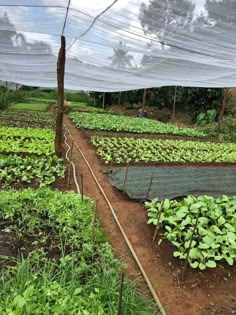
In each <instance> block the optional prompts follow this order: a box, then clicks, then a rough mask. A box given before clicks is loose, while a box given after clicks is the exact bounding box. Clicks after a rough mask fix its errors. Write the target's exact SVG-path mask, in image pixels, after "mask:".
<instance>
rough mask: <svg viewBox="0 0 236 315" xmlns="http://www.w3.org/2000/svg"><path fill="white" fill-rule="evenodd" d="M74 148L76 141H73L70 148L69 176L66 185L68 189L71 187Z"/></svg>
mask: <svg viewBox="0 0 236 315" xmlns="http://www.w3.org/2000/svg"><path fill="white" fill-rule="evenodd" d="M73 147H74V140H73V141H72V145H71V148H70V157H69V165H68V174H67V183H66V187H67V189H68V188H69V186H70V174H71V166H72V165H71V159H72V152H73Z"/></svg>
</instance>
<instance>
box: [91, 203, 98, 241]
mask: <svg viewBox="0 0 236 315" xmlns="http://www.w3.org/2000/svg"><path fill="white" fill-rule="evenodd" d="M97 210H98V200H97V201H96V206H95V208H94V214H93V222H92V231H91V239H92V242H94V235H95V225H96V217H97Z"/></svg>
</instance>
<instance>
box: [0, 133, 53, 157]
mask: <svg viewBox="0 0 236 315" xmlns="http://www.w3.org/2000/svg"><path fill="white" fill-rule="evenodd" d="M53 141H54V132H53V131H51V130H49V129H45V130H44V129H33V128H28V129H24V128H6V127H0V152H10V153H23V152H25V153H31V154H38V155H41V154H45V155H50V154H53V153H54V145H53Z"/></svg>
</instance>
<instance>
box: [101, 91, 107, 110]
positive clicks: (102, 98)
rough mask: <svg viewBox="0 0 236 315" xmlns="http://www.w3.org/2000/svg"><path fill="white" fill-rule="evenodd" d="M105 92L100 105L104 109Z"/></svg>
mask: <svg viewBox="0 0 236 315" xmlns="http://www.w3.org/2000/svg"><path fill="white" fill-rule="evenodd" d="M105 94H106V93H105V92H104V93H103V97H102V107H103V109H105Z"/></svg>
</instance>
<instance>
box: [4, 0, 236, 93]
mask: <svg viewBox="0 0 236 315" xmlns="http://www.w3.org/2000/svg"><path fill="white" fill-rule="evenodd" d="M0 8H1V11H0V80H2V81H10V82H15V83H18V84H24V85H31V86H41V87H55V86H56V84H57V81H56V64H57V55H58V51H59V48H60V37H61V36H62V35H63V36H65V38H66V56H67V60H66V74H65V87H66V88H68V89H72V90H79V89H84V90H94V91H122V90H130V89H138V88H147V87H154V86H155V87H157V86H167V85H181V86H196V87H229V86H234V85H235V82H236V36H235V34H236V1H235V0H102V1H101V0H86V1H84V0H82V1H78V0H69V1H68V0H34V1H33V0H8V1H6V0H0Z"/></svg>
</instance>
